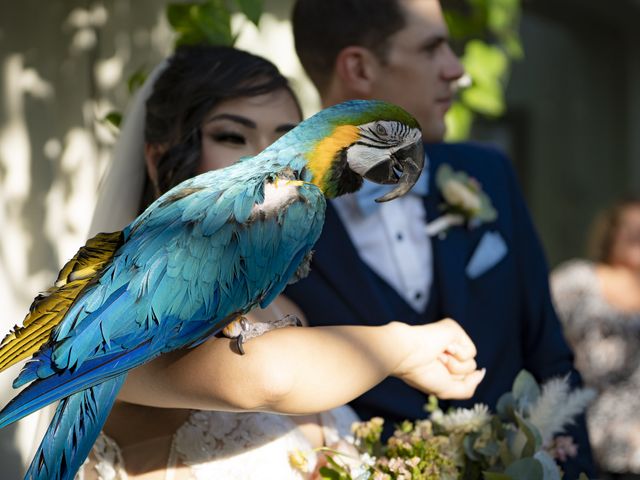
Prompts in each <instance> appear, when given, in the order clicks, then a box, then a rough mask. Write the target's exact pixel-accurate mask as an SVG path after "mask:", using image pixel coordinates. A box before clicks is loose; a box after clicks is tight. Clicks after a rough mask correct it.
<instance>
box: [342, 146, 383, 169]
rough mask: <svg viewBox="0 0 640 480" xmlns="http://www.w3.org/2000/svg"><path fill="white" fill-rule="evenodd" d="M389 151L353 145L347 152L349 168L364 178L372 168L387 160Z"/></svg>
mask: <svg viewBox="0 0 640 480" xmlns="http://www.w3.org/2000/svg"><path fill="white" fill-rule="evenodd" d="M389 156H390V153H389V150H386V149H381V148H371V147H369V146H367V145H361V144H355V145H352V146H351V147H349V150H347V163H348V164H349V168H350V169H351V170H353V171H354V172H356V173H357V174H358V175H360V176H364V175H365V174H366V173H367V172H368V171H369V170H371V168H372V167H374V166H375V165H377V164H379V163H380V162H384V161H386V160H388V159H389Z"/></svg>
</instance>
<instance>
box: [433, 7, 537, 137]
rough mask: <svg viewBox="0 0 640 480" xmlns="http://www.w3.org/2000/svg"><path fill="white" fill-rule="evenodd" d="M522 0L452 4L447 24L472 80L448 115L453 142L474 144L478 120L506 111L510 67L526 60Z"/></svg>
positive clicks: (449, 130) (445, 14)
mask: <svg viewBox="0 0 640 480" xmlns="http://www.w3.org/2000/svg"><path fill="white" fill-rule="evenodd" d="M521 2H522V0H458V1H455V2H449V3H448V4H447V5H446V8H445V10H444V12H443V13H444V18H445V21H446V23H447V26H448V27H449V32H450V35H451V38H452V43H453V45H454V47H455V49H456V51H458V52H464V54H463V55H462V56H461V60H462V62H463V65H464V66H465V69H466V71H467V74H468V75H469V77H470V80H471V82H470V83H471V86H469V87H468V88H467V90H463V92H462V93H461V95H460V99H459V101H457V102H455V103H454V107H453V108H451V109H450V110H449V113H448V114H447V118H446V122H447V139H449V140H463V139H465V138H468V136H469V134H470V132H471V127H472V124H473V120H474V117H475V115H476V114H480V115H483V116H485V117H489V118H496V117H499V116H501V115H503V114H504V112H505V110H506V105H505V99H504V91H505V88H506V84H507V80H508V75H509V69H510V64H511V62H512V61H513V60H518V59H521V58H522V57H523V56H524V53H523V49H522V44H521V42H520V37H519V28H520V15H521V10H522V7H521Z"/></svg>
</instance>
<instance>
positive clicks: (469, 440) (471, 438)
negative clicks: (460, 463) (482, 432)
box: [462, 433, 481, 462]
mask: <svg viewBox="0 0 640 480" xmlns="http://www.w3.org/2000/svg"><path fill="white" fill-rule="evenodd" d="M477 438H478V434H476V433H471V434H469V435H467V436H465V437H464V440H463V441H462V447H463V448H464V454H465V455H466V456H467V457H468V458H470V459H471V460H473V461H474V462H477V461H479V460H481V457H480V456H479V455H478V454H477V453H476V451H475V449H474V447H473V445H474V443H475V441H476V439H477Z"/></svg>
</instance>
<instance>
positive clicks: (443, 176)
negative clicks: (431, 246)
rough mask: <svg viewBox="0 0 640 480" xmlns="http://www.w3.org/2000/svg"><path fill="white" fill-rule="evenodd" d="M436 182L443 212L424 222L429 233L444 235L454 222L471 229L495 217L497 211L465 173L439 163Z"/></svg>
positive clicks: (473, 180)
mask: <svg viewBox="0 0 640 480" xmlns="http://www.w3.org/2000/svg"><path fill="white" fill-rule="evenodd" d="M436 185H437V186H438V188H439V189H440V192H441V193H442V196H443V198H444V203H443V204H442V205H440V209H441V210H442V211H443V214H442V215H441V216H440V217H438V218H436V219H435V220H433V221H432V222H429V223H428V224H427V234H428V235H429V236H434V235H439V234H444V233H445V232H446V231H447V230H448V229H449V228H451V227H454V226H457V225H466V226H467V227H468V228H474V227H477V226H478V225H480V224H482V223H484V222H492V221H494V220H495V219H496V218H498V212H496V210H495V209H494V208H493V205H491V199H490V198H489V197H488V196H487V194H486V193H484V192H483V191H482V186H481V185H480V183H479V182H478V181H477V180H476V179H475V178H473V177H470V176H469V175H467V174H466V173H465V172H455V171H454V170H453V169H452V168H451V167H450V166H449V165H447V164H443V165H441V166H440V168H438V171H437V173H436Z"/></svg>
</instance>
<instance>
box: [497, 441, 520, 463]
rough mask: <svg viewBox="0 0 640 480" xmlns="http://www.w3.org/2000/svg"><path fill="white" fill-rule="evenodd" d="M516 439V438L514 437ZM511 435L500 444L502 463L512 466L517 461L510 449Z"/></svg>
mask: <svg viewBox="0 0 640 480" xmlns="http://www.w3.org/2000/svg"><path fill="white" fill-rule="evenodd" d="M513 437H515V436H513ZM510 440H511V435H507V438H506V439H505V440H504V441H502V442H500V461H501V462H502V464H503V465H510V464H512V463H513V462H515V461H516V457H515V455H514V454H513V452H512V451H511V448H509V444H510V443H511V441H510Z"/></svg>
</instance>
